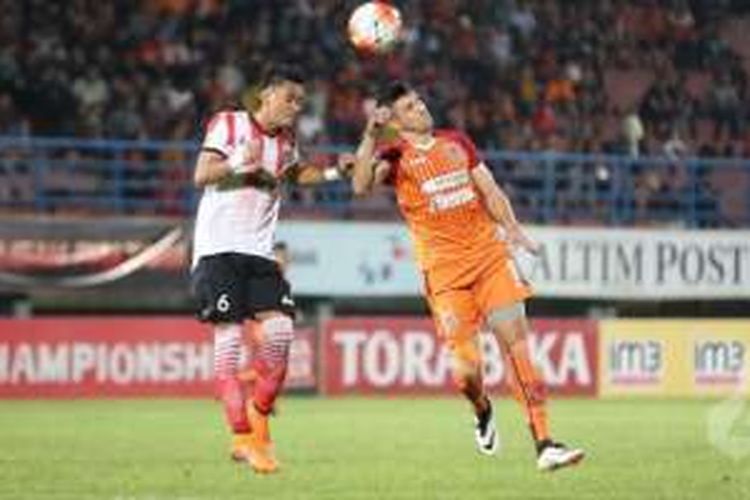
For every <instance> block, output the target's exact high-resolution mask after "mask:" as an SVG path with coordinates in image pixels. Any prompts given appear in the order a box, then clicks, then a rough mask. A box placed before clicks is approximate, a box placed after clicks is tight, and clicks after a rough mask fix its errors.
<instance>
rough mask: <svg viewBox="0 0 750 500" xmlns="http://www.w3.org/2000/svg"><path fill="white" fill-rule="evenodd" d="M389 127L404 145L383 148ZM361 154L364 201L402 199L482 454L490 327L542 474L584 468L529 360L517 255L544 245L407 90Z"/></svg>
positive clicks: (462, 143) (376, 118)
mask: <svg viewBox="0 0 750 500" xmlns="http://www.w3.org/2000/svg"><path fill="white" fill-rule="evenodd" d="M386 125H387V126H389V127H392V128H393V129H394V130H395V131H396V137H395V138H393V139H391V140H389V141H385V142H384V143H383V141H380V142H381V143H380V144H377V143H378V138H379V137H380V136H382V135H383V129H384V127H385V126H386ZM356 156H357V159H356V163H355V167H354V173H353V176H352V186H353V189H354V191H355V193H356V194H357V195H365V194H367V193H369V192H370V190H371V189H372V187H373V186H374V185H377V184H391V185H392V186H393V187H394V189H395V191H396V196H397V199H398V205H399V208H400V210H401V213H402V215H403V217H404V219H406V223H407V226H408V228H409V231H410V233H411V236H412V240H413V242H414V247H415V254H416V259H417V263H418V265H419V267H420V269H421V271H422V273H423V276H424V289H425V295H426V297H427V301H428V303H429V305H430V309H431V310H432V315H433V318H434V319H435V323H436V327H437V330H438V332H439V335H440V336H441V337H443V338H444V340H445V341H446V342H447V343H448V345H449V347H450V349H451V352H452V354H453V379H454V382H455V383H456V385H457V386H458V388H459V389H460V391H461V392H462V393H463V394H464V396H466V398H467V399H468V400H469V401H470V402H471V404H472V405H473V409H474V413H475V439H476V443H477V447H478V449H479V451H480V452H481V453H484V454H487V455H492V454H494V453H495V452H496V450H497V448H498V442H499V438H498V436H497V431H496V428H495V423H494V416H493V411H492V404H491V402H490V399H489V397H488V396H487V393H486V392H485V389H484V385H483V381H482V368H481V366H482V363H481V353H480V351H479V344H478V336H477V331H478V330H479V328H480V326H481V325H482V323H485V324H486V325H488V326H489V327H490V328H491V330H492V332H493V334H494V335H495V337H496V338H497V340H498V343H499V344H500V345H501V347H502V350H503V353H504V355H505V359H506V361H507V366H508V367H509V372H510V373H511V380H510V381H511V386H512V387H513V390H514V394H515V395H516V397H517V399H518V400H519V402H520V403H521V404H522V405H523V408H524V411H525V413H526V417H527V419H528V423H529V426H530V429H531V433H532V436H533V438H534V442H535V445H536V450H537V466H538V468H539V469H541V470H553V469H557V468H560V467H565V466H568V465H572V464H575V463H578V462H579V461H580V460H581V459H582V458H583V456H584V453H583V451H582V450H580V449H572V448H568V447H567V446H565V445H563V444H561V443H558V442H555V441H553V440H552V438H551V436H550V433H549V431H548V427H547V414H546V409H545V403H546V397H545V389H544V385H543V382H542V380H541V379H540V378H539V375H538V374H537V371H536V369H535V368H534V366H533V365H532V363H531V360H530V358H529V351H528V347H527V336H528V332H529V326H528V322H527V320H526V314H525V309H524V300H525V299H526V298H528V297H529V296H530V295H531V291H530V289H529V287H528V285H527V284H526V283H525V282H524V281H523V280H522V279H520V278H519V275H518V274H517V273H516V269H515V266H514V264H513V259H512V257H511V252H512V251H513V250H514V249H523V250H525V251H528V252H536V251H537V250H538V247H537V244H536V243H535V242H534V241H532V240H531V239H530V238H529V237H528V236H527V235H526V234H525V233H524V231H523V229H522V228H521V226H520V224H519V223H518V221H517V220H516V218H515V215H514V213H513V209H512V207H511V204H510V202H509V201H508V198H507V197H506V195H505V194H504V193H503V191H502V190H501V189H500V187H499V186H498V185H497V184H496V183H495V180H494V178H493V176H492V173H491V172H490V170H489V169H488V168H487V166H486V165H485V164H484V163H483V162H482V160H481V159H480V158H479V157H478V155H477V151H476V148H475V147H474V145H473V144H472V142H471V140H470V139H469V138H468V137H467V136H466V135H464V134H463V133H461V132H458V131H455V130H435V129H434V128H433V120H432V116H431V115H430V112H429V110H428V109H427V107H426V105H425V103H424V101H423V100H422V99H421V97H420V96H419V95H418V94H417V93H416V92H415V91H413V90H412V89H411V88H409V87H408V86H407V85H405V84H403V83H400V82H399V83H395V84H392V85H391V86H390V87H389V88H388V90H387V91H386V92H385V93H384V95H383V96H381V98H380V99H379V100H378V107H377V109H375V110H374V112H373V113H372V114H371V117H370V119H369V120H368V123H367V127H366V129H365V132H364V136H363V138H362V140H361V142H360V144H359V147H358V150H357V155H356ZM498 225H499V228H498ZM499 229H500V230H499ZM501 233H502V234H501Z"/></svg>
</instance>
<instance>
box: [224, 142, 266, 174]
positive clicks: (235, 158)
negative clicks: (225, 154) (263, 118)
mask: <svg viewBox="0 0 750 500" xmlns="http://www.w3.org/2000/svg"><path fill="white" fill-rule="evenodd" d="M261 141H262V139H261V138H259V137H257V138H253V139H252V140H250V142H247V143H245V144H241V145H240V146H239V147H238V148H237V149H235V151H234V152H233V153H232V154H231V155H230V156H229V158H228V159H227V162H228V163H229V168H231V169H232V171H233V172H235V173H240V172H242V173H248V172H255V171H256V170H259V169H260V168H261V164H262V156H263V144H262V143H261Z"/></svg>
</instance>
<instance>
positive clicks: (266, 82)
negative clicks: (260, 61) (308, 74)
mask: <svg viewBox="0 0 750 500" xmlns="http://www.w3.org/2000/svg"><path fill="white" fill-rule="evenodd" d="M283 82H292V83H297V84H299V85H304V84H305V73H304V72H303V71H302V68H300V67H299V66H297V65H295V64H279V65H276V66H272V67H269V68H268V69H267V70H266V71H265V73H264V75H263V79H262V80H261V85H260V86H261V88H264V89H265V88H267V87H272V86H274V85H278V84H279V83H283Z"/></svg>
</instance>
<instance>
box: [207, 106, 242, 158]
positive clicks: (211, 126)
mask: <svg viewBox="0 0 750 500" xmlns="http://www.w3.org/2000/svg"><path fill="white" fill-rule="evenodd" d="M235 128H236V127H235V116H234V114H233V113H229V112H220V113H216V114H215V115H214V116H213V117H212V118H211V120H210V121H209V122H208V125H207V126H206V134H205V136H204V137H203V144H201V149H202V150H204V151H213V152H215V153H219V154H220V155H222V156H225V157H227V156H229V153H230V152H231V148H232V146H233V144H234V140H235V137H234V136H235Z"/></svg>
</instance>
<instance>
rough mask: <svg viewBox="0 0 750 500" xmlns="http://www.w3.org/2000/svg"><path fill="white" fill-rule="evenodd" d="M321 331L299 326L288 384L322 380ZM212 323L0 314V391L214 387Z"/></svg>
mask: <svg viewBox="0 0 750 500" xmlns="http://www.w3.org/2000/svg"><path fill="white" fill-rule="evenodd" d="M314 342H315V335H314V332H313V331H312V330H311V329H303V330H300V332H298V338H295V342H294V343H293V346H292V356H291V358H292V360H291V361H292V364H291V366H290V370H289V375H290V376H289V379H288V387H293V388H314V387H315V382H316V380H315V369H314V362H315V355H314V353H315V349H314V346H315V344H314ZM212 379H213V347H212V343H211V337H210V330H209V328H208V327H207V326H206V325H201V324H200V323H198V322H197V321H195V320H193V319H191V318H184V317H148V318H144V317H142V318H104V317H100V318H46V319H29V320H0V398H37V397H59V398H75V397H130V396H171V397H195V396H211V395H212V394H213V383H212Z"/></svg>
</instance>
